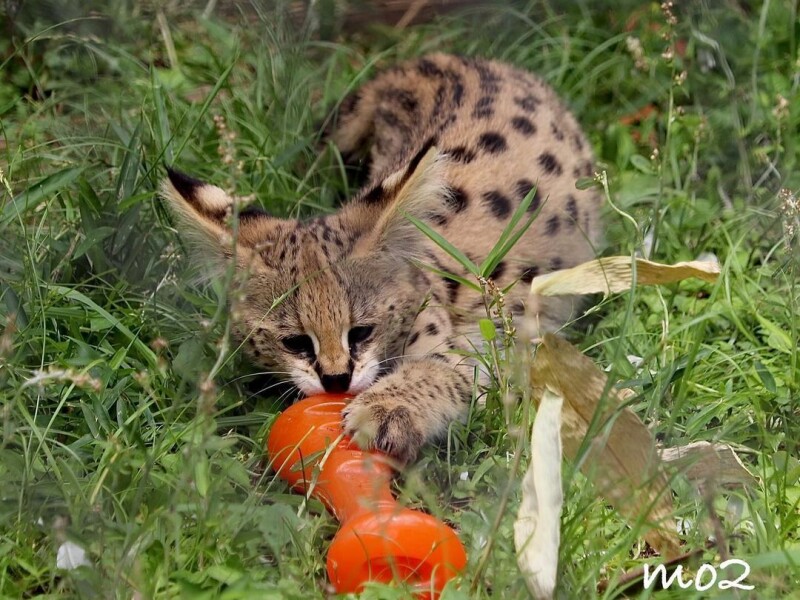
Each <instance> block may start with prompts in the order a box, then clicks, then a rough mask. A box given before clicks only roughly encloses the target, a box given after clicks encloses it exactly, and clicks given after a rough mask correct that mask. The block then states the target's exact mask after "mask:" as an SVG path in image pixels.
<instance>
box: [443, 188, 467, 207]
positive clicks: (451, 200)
mask: <svg viewBox="0 0 800 600" xmlns="http://www.w3.org/2000/svg"><path fill="white" fill-rule="evenodd" d="M445 202H446V203H447V207H448V208H449V209H450V210H452V211H453V212H454V213H460V212H461V211H463V210H464V209H465V208H467V204H469V196H467V192H465V191H464V189H463V188H460V187H451V188H450V189H449V193H448V194H447V195H445Z"/></svg>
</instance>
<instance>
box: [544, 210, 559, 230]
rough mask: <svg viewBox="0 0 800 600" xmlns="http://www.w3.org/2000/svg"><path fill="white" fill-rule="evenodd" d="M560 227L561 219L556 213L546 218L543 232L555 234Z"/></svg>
mask: <svg viewBox="0 0 800 600" xmlns="http://www.w3.org/2000/svg"><path fill="white" fill-rule="evenodd" d="M560 227H561V221H560V220H559V219H558V215H553V216H552V217H550V218H549V219H547V223H545V226H544V232H545V233H546V234H547V235H556V234H557V233H558V230H559V228H560Z"/></svg>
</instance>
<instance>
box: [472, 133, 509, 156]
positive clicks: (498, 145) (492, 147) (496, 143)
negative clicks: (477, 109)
mask: <svg viewBox="0 0 800 600" xmlns="http://www.w3.org/2000/svg"><path fill="white" fill-rule="evenodd" d="M478 145H479V146H480V147H481V148H483V149H484V150H486V152H489V153H490V154H498V153H500V152H505V150H507V149H508V144H506V138H504V137H503V136H502V135H500V134H499V133H497V132H496V131H487V132H486V133H482V134H481V136H480V137H479V138H478Z"/></svg>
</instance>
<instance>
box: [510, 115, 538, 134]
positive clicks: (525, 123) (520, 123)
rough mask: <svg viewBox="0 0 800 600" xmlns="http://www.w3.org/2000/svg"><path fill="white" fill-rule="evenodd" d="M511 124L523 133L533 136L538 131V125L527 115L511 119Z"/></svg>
mask: <svg viewBox="0 0 800 600" xmlns="http://www.w3.org/2000/svg"><path fill="white" fill-rule="evenodd" d="M511 126H512V127H513V128H514V129H516V130H517V131H519V132H520V133H521V134H522V135H527V136H531V135H533V134H534V133H536V125H534V124H533V123H531V120H530V119H528V118H527V117H514V118H513V119H511Z"/></svg>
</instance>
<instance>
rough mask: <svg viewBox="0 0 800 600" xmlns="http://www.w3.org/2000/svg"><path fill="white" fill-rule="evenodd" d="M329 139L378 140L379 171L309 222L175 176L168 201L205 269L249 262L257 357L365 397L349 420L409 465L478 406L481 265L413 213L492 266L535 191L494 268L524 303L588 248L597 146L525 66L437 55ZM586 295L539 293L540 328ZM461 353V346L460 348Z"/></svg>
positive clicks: (357, 433) (362, 435) (240, 313)
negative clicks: (477, 273)
mask: <svg viewBox="0 0 800 600" xmlns="http://www.w3.org/2000/svg"><path fill="white" fill-rule="evenodd" d="M328 135H329V138H330V139H331V140H332V141H333V142H334V143H335V144H336V145H337V146H338V147H339V149H340V150H341V152H342V154H343V155H345V156H353V155H356V154H357V153H358V152H359V150H362V149H365V148H368V149H369V181H368V183H367V185H366V186H365V187H364V188H363V189H362V190H361V191H360V192H359V193H358V194H356V196H355V197H354V198H353V199H352V200H350V202H349V203H347V204H346V205H344V206H343V207H342V208H341V209H340V210H339V211H338V212H336V213H334V214H329V215H325V216H321V217H317V218H314V219H311V220H307V221H298V220H295V219H279V218H276V217H272V216H269V215H267V214H263V213H261V212H260V211H257V210H251V209H245V210H242V211H240V212H238V222H237V223H236V227H232V223H231V221H230V217H231V213H232V207H233V204H234V199H233V198H232V197H231V196H229V195H228V194H227V193H225V192H224V191H223V190H221V189H220V188H218V187H215V186H213V185H209V184H205V183H202V182H200V181H197V180H195V179H193V178H191V177H188V176H186V175H183V174H180V173H178V172H176V171H170V172H169V178H168V180H166V181H165V182H164V185H163V197H164V198H165V199H166V201H167V202H168V203H169V205H170V206H171V208H172V210H173V212H174V214H175V215H176V217H177V221H178V226H179V229H180V231H181V232H182V233H183V234H184V235H185V236H186V237H188V238H189V239H191V240H194V241H195V242H197V243H198V245H199V246H200V247H201V248H202V249H203V250H204V251H205V257H206V258H205V260H206V261H207V262H206V263H205V264H206V265H215V266H216V267H217V268H218V267H220V266H223V265H225V264H226V263H227V264H229V262H230V261H234V262H235V264H236V265H237V268H238V270H239V271H240V272H241V273H242V279H243V283H242V288H240V289H238V290H237V291H236V293H235V298H233V299H232V302H233V304H234V315H236V316H235V319H236V328H237V335H238V336H239V338H240V340H241V341H242V342H243V343H244V347H245V349H246V351H247V353H248V354H249V356H250V357H251V358H252V360H253V361H254V362H255V363H257V364H259V365H263V366H264V367H267V368H270V369H275V370H278V371H281V372H284V373H286V374H288V377H290V378H291V380H292V381H293V382H294V383H295V384H296V385H297V387H298V388H300V389H301V390H302V391H303V392H305V393H306V394H314V393H318V392H322V391H327V392H350V393H351V394H355V398H354V399H353V400H352V401H350V402H349V404H348V405H347V407H346V408H345V410H344V412H343V415H342V416H343V419H344V429H345V431H346V432H347V433H348V434H350V435H351V436H353V437H354V438H355V439H356V441H357V442H358V443H359V444H360V445H362V446H363V447H368V448H372V447H374V448H378V449H380V450H382V451H383V452H386V453H388V454H390V455H392V456H394V457H396V458H397V459H398V460H400V461H404V462H407V461H412V460H413V459H414V458H415V457H416V456H417V454H418V452H419V450H420V448H421V447H422V446H423V445H424V444H425V443H426V442H429V441H431V440H435V439H436V438H440V437H441V436H442V435H443V434H445V433H446V431H447V428H448V424H449V423H450V422H451V421H453V420H455V419H459V418H461V417H463V416H464V415H465V412H466V409H467V407H468V405H469V402H470V400H471V395H472V388H473V386H472V383H473V382H472V378H473V372H474V369H473V363H472V362H470V361H469V360H466V359H464V353H463V352H458V351H457V350H459V349H461V350H473V344H476V343H479V340H480V336H479V335H478V334H477V331H476V330H477V327H476V325H477V322H478V319H479V318H480V317H481V316H484V317H485V316H486V315H485V310H484V301H483V299H482V298H481V296H480V294H478V293H477V292H475V291H473V290H471V289H469V288H467V287H465V286H463V285H460V284H459V283H458V282H456V281H454V280H453V279H449V278H446V277H442V276H440V275H439V274H434V272H433V271H432V270H430V269H427V268H426V267H425V266H426V265H430V266H433V267H434V268H435V269H436V270H437V271H439V272H445V273H453V274H457V275H460V276H462V277H469V275H468V274H467V273H465V272H464V270H463V269H462V268H461V267H460V266H459V265H458V263H457V262H456V261H454V260H453V259H452V258H451V257H450V256H448V255H447V254H445V253H444V252H442V251H441V250H440V249H439V248H438V247H436V246H435V245H434V244H433V243H431V242H430V241H429V240H428V238H427V237H426V236H424V235H423V234H421V232H420V231H419V229H418V228H417V227H415V226H414V225H413V224H411V223H410V222H409V220H408V219H407V216H408V215H411V216H414V217H416V218H418V219H421V220H423V221H425V222H427V223H429V224H430V225H431V226H432V227H434V228H435V229H436V230H437V231H438V232H439V233H440V234H441V235H442V236H444V237H445V238H446V239H447V240H449V241H450V242H451V243H452V244H453V245H454V246H456V247H457V248H459V249H460V250H462V251H463V252H464V253H465V254H466V255H467V256H468V257H469V258H470V259H472V260H473V261H475V262H478V263H480V261H482V260H483V259H484V258H485V257H486V255H487V254H488V252H489V251H490V249H491V248H492V247H493V246H494V245H495V243H496V242H497V240H498V237H499V236H500V233H501V231H502V230H503V228H504V227H505V225H506V224H507V222H508V220H509V218H510V216H511V215H512V213H513V212H514V210H515V208H516V206H517V205H518V203H519V202H520V201H521V200H522V199H523V198H525V197H526V195H527V194H528V193H529V192H530V191H531V190H532V189H534V188H535V190H536V191H535V196H534V200H533V202H532V204H531V206H530V209H529V210H531V211H539V213H538V216H537V217H536V219H535V221H534V223H533V224H532V226H531V227H530V228H529V229H528V231H527V232H526V233H525V234H524V235H523V236H522V238H521V239H520V240H519V242H518V243H517V244H516V246H515V247H514V248H513V250H512V251H511V252H510V253H509V254H508V255H507V256H506V257H505V258H504V259H503V261H502V262H501V263H500V264H498V265H497V268H496V269H495V270H494V273H493V274H492V276H491V278H492V279H493V280H494V281H495V282H496V283H497V284H498V285H499V286H501V287H503V288H505V287H507V286H511V285H512V284H515V283H516V284H517V285H514V287H513V288H512V289H511V290H510V291H509V292H508V294H507V296H506V307H507V308H508V309H509V310H511V311H512V312H513V314H514V315H519V314H521V313H522V311H523V309H524V303H525V301H526V298H527V294H526V290H527V287H528V286H527V285H526V284H528V283H530V281H531V279H532V278H533V277H535V276H536V275H537V274H540V273H546V272H549V271H554V270H558V269H562V268H566V267H570V266H574V265H576V264H579V263H581V262H584V261H587V260H590V259H591V258H593V256H594V245H595V242H596V241H597V238H598V233H599V222H598V215H599V209H600V205H601V198H600V196H599V195H598V193H597V192H596V191H594V190H578V189H576V187H575V180H576V178H578V177H581V176H590V175H591V174H592V172H593V156H592V151H591V149H590V146H589V144H588V142H587V140H586V138H585V137H584V134H583V132H582V131H581V129H580V127H579V125H578V123H577V122H576V120H575V118H574V117H573V116H572V115H571V114H570V113H569V112H568V110H567V109H566V108H565V106H564V104H562V102H561V101H560V100H559V99H558V97H557V96H556V94H555V93H554V92H553V90H552V89H551V88H550V87H549V86H548V85H547V84H545V83H544V82H543V81H541V80H540V79H538V78H537V77H535V76H533V75H531V74H530V73H527V72H525V71H522V70H519V69H517V68H514V67H512V66H509V65H506V64H503V63H500V62H494V61H489V60H482V59H478V58H463V57H457V56H449V55H444V54H435V55H431V56H427V57H425V58H421V59H418V60H413V61H410V62H406V63H403V64H400V65H399V66H396V67H394V68H391V69H389V70H387V71H384V72H382V73H379V74H378V75H377V76H376V77H375V78H374V79H373V80H372V81H371V82H369V83H367V84H366V85H364V86H363V87H362V88H361V89H359V90H358V91H356V92H355V93H353V94H352V95H350V96H349V97H347V98H345V99H344V101H343V102H342V103H341V105H340V106H339V108H338V111H337V113H336V114H335V118H334V119H333V125H332V126H331V127H330V128H329V132H328ZM578 304H579V301H578V299H576V298H571V297H558V298H542V299H541V301H539V302H537V305H538V307H539V311H540V312H539V323H540V328H541V329H542V330H553V329H555V328H557V327H559V326H560V325H562V324H563V323H564V322H565V321H566V320H567V319H569V318H570V316H571V315H573V314H574V313H575V308H576V307H577V305H578ZM453 350H456V352H453Z"/></svg>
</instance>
